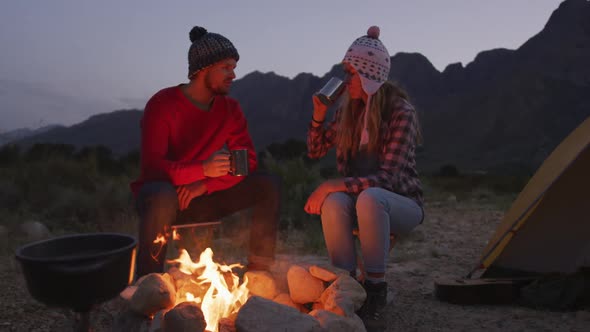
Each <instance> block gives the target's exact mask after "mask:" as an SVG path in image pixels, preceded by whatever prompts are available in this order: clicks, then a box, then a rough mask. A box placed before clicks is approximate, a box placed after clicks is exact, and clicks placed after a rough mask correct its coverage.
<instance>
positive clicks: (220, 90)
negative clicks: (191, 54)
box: [205, 75, 229, 96]
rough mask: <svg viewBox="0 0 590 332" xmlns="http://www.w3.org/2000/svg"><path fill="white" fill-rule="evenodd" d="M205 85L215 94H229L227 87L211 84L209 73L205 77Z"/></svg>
mask: <svg viewBox="0 0 590 332" xmlns="http://www.w3.org/2000/svg"><path fill="white" fill-rule="evenodd" d="M205 87H206V88H207V89H209V91H211V92H212V93H213V94H214V95H216V96H225V95H227V94H229V88H226V87H224V86H217V87H215V86H213V84H212V83H211V78H210V76H209V75H207V76H206V77H205Z"/></svg>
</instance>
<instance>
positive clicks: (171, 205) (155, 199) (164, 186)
mask: <svg viewBox="0 0 590 332" xmlns="http://www.w3.org/2000/svg"><path fill="white" fill-rule="evenodd" d="M138 199H139V208H140V209H142V208H143V209H145V210H152V209H164V210H169V211H173V212H176V211H177V210H178V195H177V193H176V190H175V189H174V186H172V184H171V183H169V182H151V183H146V184H144V185H143V187H142V188H141V190H140V192H139V197H138Z"/></svg>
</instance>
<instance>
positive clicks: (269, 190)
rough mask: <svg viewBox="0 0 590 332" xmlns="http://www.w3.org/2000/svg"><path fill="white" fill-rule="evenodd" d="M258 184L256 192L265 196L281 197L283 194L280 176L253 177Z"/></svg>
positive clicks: (265, 174) (262, 175)
mask: <svg viewBox="0 0 590 332" xmlns="http://www.w3.org/2000/svg"><path fill="white" fill-rule="evenodd" d="M253 176H254V177H255V182H256V190H257V191H260V192H261V193H263V196H273V197H277V198H278V197H279V196H280V194H281V184H282V180H281V177H280V176H277V175H274V174H269V173H260V174H255V175H253Z"/></svg>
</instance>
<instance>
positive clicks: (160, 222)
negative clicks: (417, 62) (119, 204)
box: [136, 173, 281, 277]
mask: <svg viewBox="0 0 590 332" xmlns="http://www.w3.org/2000/svg"><path fill="white" fill-rule="evenodd" d="M280 200H281V199H280V178H278V177H276V176H272V175H267V174H261V173H254V174H251V175H248V176H247V177H246V178H245V179H244V180H243V181H242V182H240V183H238V184H236V185H235V186H233V187H231V188H228V189H226V190H222V191H218V192H214V193H212V194H210V195H203V196H199V197H196V198H194V199H193V200H192V201H191V202H190V204H189V206H188V208H186V209H185V210H183V211H179V210H178V206H179V204H178V196H177V194H176V189H175V188H174V186H172V184H171V183H169V182H147V183H144V184H143V185H142V187H141V189H140V191H139V194H138V196H137V202H136V203H137V212H138V214H139V219H140V224H139V246H138V252H137V273H136V275H137V277H140V276H142V275H145V274H148V273H152V272H156V273H161V272H163V269H164V260H165V258H166V257H165V256H166V246H165V245H164V246H163V247H161V244H154V243H153V241H154V239H156V237H157V236H158V234H159V233H160V234H164V233H165V230H168V231H169V230H170V226H171V225H173V224H190V223H198V222H210V221H217V220H219V219H221V218H223V217H226V216H229V215H231V214H233V213H235V212H237V211H240V210H244V209H247V208H253V211H252V220H251V222H250V228H249V232H250V252H249V255H248V261H249V264H255V265H268V264H270V263H272V261H273V260H274V255H275V248H276V237H277V230H278V223H279V212H280ZM154 253H157V254H156V255H154Z"/></svg>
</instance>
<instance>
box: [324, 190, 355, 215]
mask: <svg viewBox="0 0 590 332" xmlns="http://www.w3.org/2000/svg"><path fill="white" fill-rule="evenodd" d="M351 208H352V198H351V197H350V196H349V195H347V194H346V193H343V192H334V193H331V194H329V195H328V196H326V198H325V199H324V203H323V204H322V215H323V214H334V213H339V212H345V213H348V212H349V211H350V209H351Z"/></svg>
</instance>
